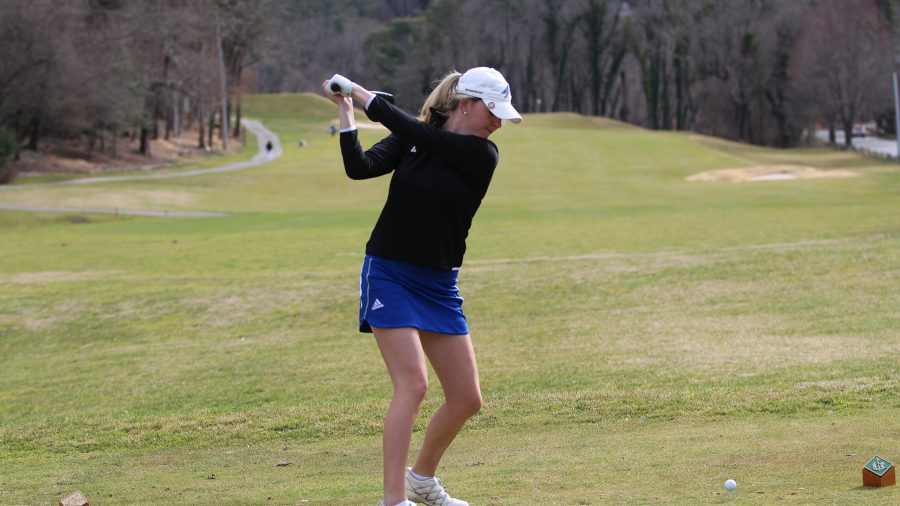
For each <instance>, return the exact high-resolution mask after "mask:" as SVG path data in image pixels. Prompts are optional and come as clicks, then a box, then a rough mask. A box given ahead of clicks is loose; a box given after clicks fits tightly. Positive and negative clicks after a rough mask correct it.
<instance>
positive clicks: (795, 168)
mask: <svg viewBox="0 0 900 506" xmlns="http://www.w3.org/2000/svg"><path fill="white" fill-rule="evenodd" d="M856 175H857V174H856V173H855V172H851V171H849V170H819V169H817V168H815V167H807V166H804V165H756V166H754V167H742V168H740V169H723V170H711V171H707V172H701V173H699V174H694V175H693V176H690V177H688V178H687V180H688V181H700V182H727V183H742V182H746V181H786V180H794V179H815V178H836V177H855V176H856Z"/></svg>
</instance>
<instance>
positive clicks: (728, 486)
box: [725, 480, 737, 492]
mask: <svg viewBox="0 0 900 506" xmlns="http://www.w3.org/2000/svg"><path fill="white" fill-rule="evenodd" d="M736 488H737V482H735V481H734V480H725V490H727V491H729V492H731V491H732V490H734V489H736Z"/></svg>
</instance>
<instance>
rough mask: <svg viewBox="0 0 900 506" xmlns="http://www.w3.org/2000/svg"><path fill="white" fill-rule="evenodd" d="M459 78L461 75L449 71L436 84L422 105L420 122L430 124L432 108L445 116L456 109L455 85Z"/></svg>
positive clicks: (457, 102)
mask: <svg viewBox="0 0 900 506" xmlns="http://www.w3.org/2000/svg"><path fill="white" fill-rule="evenodd" d="M460 77H462V74H460V73H459V72H457V71H455V70H451V71H450V73H449V74H447V75H446V76H444V77H443V79H441V80H440V81H439V82H438V84H437V86H435V87H434V89H433V90H432V91H431V94H430V95H428V98H427V99H425V103H424V104H423V105H422V112H421V113H420V114H421V116H422V121H424V122H425V123H431V109H432V108H434V109H436V110H438V111H440V112H442V113H445V114H446V113H449V112H450V111H452V110H453V109H455V108H456V106H457V104H459V98H458V97H457V96H456V84H457V83H458V82H459V78H460Z"/></svg>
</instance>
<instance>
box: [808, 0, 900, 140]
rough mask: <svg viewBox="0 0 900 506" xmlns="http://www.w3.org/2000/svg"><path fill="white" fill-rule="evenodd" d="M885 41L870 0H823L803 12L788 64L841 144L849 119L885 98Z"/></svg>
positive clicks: (847, 136) (848, 137) (887, 69)
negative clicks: (839, 135) (837, 130)
mask: <svg viewBox="0 0 900 506" xmlns="http://www.w3.org/2000/svg"><path fill="white" fill-rule="evenodd" d="M890 47H891V39H890V31H889V28H888V26H887V23H886V22H885V19H884V18H883V17H882V16H881V15H880V11H879V9H878V7H877V5H876V4H875V3H874V2H873V1H872V0H823V1H822V2H820V3H819V4H817V5H816V6H815V7H813V8H812V10H811V11H810V12H809V13H808V15H807V16H806V21H805V23H804V25H803V34H802V36H801V39H800V42H799V45H798V48H797V51H796V53H795V54H794V57H793V61H792V65H791V70H792V73H793V75H794V76H795V78H796V79H797V81H798V83H800V85H801V87H802V89H803V90H805V93H804V95H805V96H806V97H807V99H808V100H810V101H811V102H813V103H817V104H818V115H819V117H820V118H821V119H822V120H824V121H826V122H827V123H828V124H829V125H831V126H832V128H833V125H834V122H835V121H837V122H838V123H839V124H840V126H841V128H842V129H843V131H844V139H845V145H846V146H847V147H849V146H851V145H852V133H853V124H854V123H855V122H857V121H860V119H861V117H863V116H869V115H874V113H875V111H876V109H877V108H878V107H879V105H883V104H884V103H885V102H888V101H889V100H890V91H889V89H890V88H889V86H888V83H889V82H890V81H889V76H890V72H891V51H890ZM832 135H833V134H832ZM832 138H833V137H832Z"/></svg>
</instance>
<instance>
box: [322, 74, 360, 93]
mask: <svg viewBox="0 0 900 506" xmlns="http://www.w3.org/2000/svg"><path fill="white" fill-rule="evenodd" d="M353 86H354V83H353V81H351V80H349V79H347V78H346V77H344V76H342V75H340V74H335V75H334V76H332V78H331V79H329V80H328V82H327V83H326V84H325V89H326V90H327V91H328V93H330V94H332V95H339V96H341V97H349V96H350V93H351V92H352V91H353Z"/></svg>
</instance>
